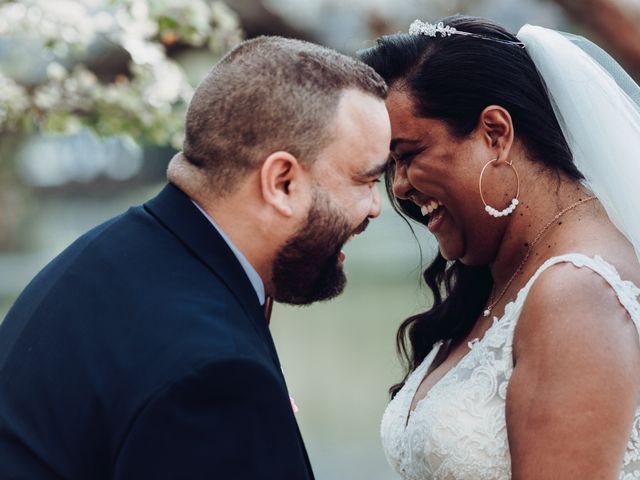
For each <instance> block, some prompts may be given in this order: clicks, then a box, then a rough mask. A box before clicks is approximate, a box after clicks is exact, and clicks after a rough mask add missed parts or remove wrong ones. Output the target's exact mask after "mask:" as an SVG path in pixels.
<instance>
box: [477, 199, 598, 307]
mask: <svg viewBox="0 0 640 480" xmlns="http://www.w3.org/2000/svg"><path fill="white" fill-rule="evenodd" d="M595 198H596V197H587V198H583V199H581V200H578V201H577V202H575V203H572V204H571V205H569V206H568V207H566V208H564V209H563V210H561V211H560V212H558V214H557V215H556V216H555V217H553V218H552V219H551V221H550V222H549V223H547V224H546V225H545V226H544V227H542V229H541V230H540V231H539V232H538V234H537V235H536V236H535V238H534V239H533V241H532V242H531V245H529V248H528V249H527V253H525V254H524V257H523V258H522V261H521V262H520V265H518V268H516V271H515V272H513V275H511V278H510V279H509V281H508V282H507V284H506V285H505V286H504V288H503V289H502V291H501V292H500V295H498V298H496V300H495V301H493V289H492V290H491V296H490V297H489V305H488V306H487V308H486V309H485V310H484V312H482V315H483V316H484V317H488V316H489V315H490V314H491V310H493V307H495V306H496V305H497V304H498V302H499V301H500V300H501V299H502V297H503V296H504V294H505V293H507V290H509V287H510V286H511V284H512V283H513V281H514V280H515V279H516V278H517V277H518V275H520V273H521V272H522V267H524V264H525V263H527V260H528V259H529V256H530V255H531V252H532V251H533V247H535V246H536V244H537V243H538V242H539V241H540V239H541V238H542V236H543V235H544V234H545V233H546V232H547V230H549V228H550V227H551V225H553V224H554V223H555V222H556V220H558V219H559V218H560V217H561V216H563V215H564V214H565V213H567V212H568V211H569V210H573V209H574V208H576V207H577V206H578V205H582V204H583V203H586V202H589V201H591V200H594V199H595Z"/></svg>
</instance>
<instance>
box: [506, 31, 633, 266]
mask: <svg viewBox="0 0 640 480" xmlns="http://www.w3.org/2000/svg"><path fill="white" fill-rule="evenodd" d="M518 39H519V40H520V41H522V42H523V43H524V44H525V48H526V51H527V53H528V54H529V56H530V57H531V58H532V59H533V62H534V63H535V65H536V68H537V69H538V72H539V73H540V76H541V77H542V79H543V81H544V83H545V85H546V88H547V92H548V94H549V98H550V100H551V104H552V106H553V109H554V111H555V114H556V117H557V118H558V122H559V123H560V127H561V128H562V132H563V133H564V136H565V138H566V139H567V142H568V143H569V147H570V148H571V152H572V153H573V159H574V163H575V164H576V166H577V167H578V169H579V170H580V171H581V172H582V173H583V175H584V176H585V179H586V185H587V187H588V188H589V189H590V190H591V191H592V192H593V193H594V194H595V195H596V196H597V197H598V199H599V200H600V202H601V203H602V205H603V206H604V208H605V209H606V211H607V213H608V215H609V218H610V219H611V220H612V222H613V223H614V224H615V225H616V227H618V229H619V230H620V231H621V232H622V233H623V234H624V235H625V236H626V237H627V238H628V239H629V241H630V242H631V243H632V244H633V247H634V249H635V252H636V256H637V257H638V258H639V259H640V87H638V85H637V84H636V83H635V82H634V81H633V79H632V78H631V77H630V76H629V75H628V74H627V73H626V72H625V71H624V69H623V68H622V67H621V66H620V65H618V64H617V63H616V61H615V60H613V58H611V57H610V56H609V55H608V54H607V53H606V52H605V51H604V50H602V49H601V48H599V47H598V46H597V45H595V44H594V43H592V42H590V41H589V40H586V39H585V38H583V37H580V36H577V35H570V34H565V33H560V32H557V31H555V30H549V29H546V28H542V27H536V26H532V25H525V26H524V27H522V28H521V29H520V31H519V32H518Z"/></svg>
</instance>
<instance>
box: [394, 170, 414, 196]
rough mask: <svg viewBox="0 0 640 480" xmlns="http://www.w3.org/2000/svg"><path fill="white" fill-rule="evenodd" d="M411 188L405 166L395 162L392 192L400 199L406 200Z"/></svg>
mask: <svg viewBox="0 0 640 480" xmlns="http://www.w3.org/2000/svg"><path fill="white" fill-rule="evenodd" d="M412 189H413V187H412V186H411V183H409V179H408V178H407V167H406V166H405V165H401V164H399V163H397V162H396V168H395V172H394V176H393V194H394V195H395V196H396V197H398V198H399V199H401V200H406V199H407V198H408V196H409V195H408V194H409V192H410V191H411V190H412Z"/></svg>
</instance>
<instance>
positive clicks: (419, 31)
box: [409, 20, 524, 48]
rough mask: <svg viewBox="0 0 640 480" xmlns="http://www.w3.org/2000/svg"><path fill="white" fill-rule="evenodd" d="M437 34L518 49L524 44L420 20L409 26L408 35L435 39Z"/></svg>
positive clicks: (441, 23)
mask: <svg viewBox="0 0 640 480" xmlns="http://www.w3.org/2000/svg"><path fill="white" fill-rule="evenodd" d="M438 34H440V36H441V37H450V36H451V35H466V36H468V37H475V38H480V39H482V40H489V41H492V42H498V43H506V44H508V45H517V46H518V47H520V48H524V43H522V42H514V41H512V40H503V39H500V38H495V37H489V36H487V35H480V34H477V33H471V32H464V31H460V30H458V29H456V28H455V27H452V26H450V25H445V24H444V23H443V22H438V23H429V22H423V21H422V20H414V21H413V23H412V24H411V25H410V26H409V35H425V36H427V37H436V36H437V35H438Z"/></svg>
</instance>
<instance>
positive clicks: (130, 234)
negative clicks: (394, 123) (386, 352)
mask: <svg viewBox="0 0 640 480" xmlns="http://www.w3.org/2000/svg"><path fill="white" fill-rule="evenodd" d="M385 95H386V87H385V85H384V82H383V81H382V80H381V79H380V77H378V76H377V75H376V74H375V73H374V72H373V71H372V70H370V69H369V68H368V67H366V66H365V65H363V64H361V63H359V62H357V61H356V60H353V59H351V58H348V57H346V56H343V55H341V54H338V53H336V52H334V51H331V50H328V49H326V48H323V47H319V46H316V45H312V44H308V43H304V42H300V41H295V40H288V39H283V38H277V37H262V38H258V39H255V40H250V41H247V42H244V43H242V44H241V45H239V46H238V47H237V48H235V49H234V50H233V51H232V52H230V53H229V54H228V55H227V56H226V57H225V58H223V59H222V60H221V61H220V62H219V63H218V64H217V65H216V66H215V67H214V68H213V69H212V70H211V72H210V73H209V74H208V75H207V76H206V78H205V79H204V80H203V81H202V83H201V84H200V85H199V86H198V88H197V90H196V92H195V95H194V97H193V100H192V101H191V104H190V106H189V110H188V113H187V118H186V138H185V142H184V149H183V152H182V153H181V154H179V155H177V156H176V157H174V159H173V160H172V162H171V164H170V166H169V180H170V183H169V184H168V185H167V186H166V187H165V188H164V189H163V190H162V191H161V192H160V194H159V195H158V196H157V197H155V198H154V199H152V200H150V201H148V202H147V203H145V204H144V205H142V206H140V207H134V208H131V209H130V210H129V211H128V212H126V213H124V214H122V215H120V216H119V217H116V218H114V219H112V220H110V221H108V222H106V223H104V224H102V225H100V226H98V227H96V228H95V229H93V230H91V231H90V232H88V233H87V234H85V235H83V236H82V237H80V239H78V240H77V241H76V242H75V243H73V244H72V245H71V246H70V247H68V248H67V249H66V250H65V251H64V252H63V253H61V254H60V255H59V256H58V257H57V258H55V259H54V260H53V261H52V262H51V263H50V264H49V265H47V266H46V267H45V268H44V269H43V270H42V271H41V272H40V273H39V274H38V275H37V276H36V277H35V279H34V280H33V281H32V282H31V283H30V285H29V286H28V287H27V288H26V289H25V290H24V292H23V293H22V294H21V296H20V297H19V298H18V300H17V301H16V303H15V305H14V306H13V308H12V309H11V311H10V312H9V314H8V316H7V317H6V319H5V320H4V322H3V323H2V324H1V326H0V478H2V479H18V478H20V479H23V478H24V479H29V480H39V479H59V478H64V479H77V480H80V479H82V480H87V479H92V480H98V479H122V480H124V479H135V480H143V479H154V480H158V479H180V480H182V479H208V480H211V479H221V480H244V479H246V480H249V479H251V480H255V479H274V480H276V479H277V480H289V479H290V480H305V479H311V478H313V474H312V472H311V467H310V465H309V461H308V458H307V455H306V452H305V449H304V446H303V443H302V439H301V438H300V434H299V431H298V427H297V424H296V420H295V417H294V414H293V411H292V406H291V403H290V400H289V396H288V392H287V387H286V385H285V381H284V378H283V376H282V372H281V369H280V365H279V363H278V357H277V355H276V351H275V348H274V345H273V342H272V339H271V336H270V333H269V329H268V324H267V319H266V318H265V314H264V307H265V305H266V306H267V307H268V304H269V301H268V298H269V297H272V298H273V299H275V300H276V301H280V302H285V303H291V304H310V303H312V302H314V301H317V300H323V299H328V298H331V297H333V296H335V295H338V294H339V293H340V292H341V291H342V289H343V287H344V285H345V277H344V272H343V269H342V264H343V262H344V260H345V258H344V253H342V251H341V247H342V245H343V244H344V243H345V242H346V241H348V240H349V239H350V237H351V236H353V235H354V234H357V233H360V232H361V231H363V230H364V229H365V228H366V225H367V222H368V219H370V218H373V217H376V216H377V215H378V214H379V211H380V198H379V194H378V190H377V188H376V184H375V182H376V181H377V180H378V178H379V177H380V175H381V174H382V172H383V170H384V167H385V157H386V154H387V152H388V146H389V137H390V128H389V120H388V116H387V113H386V110H385V106H384V101H383V100H384V97H385Z"/></svg>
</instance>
